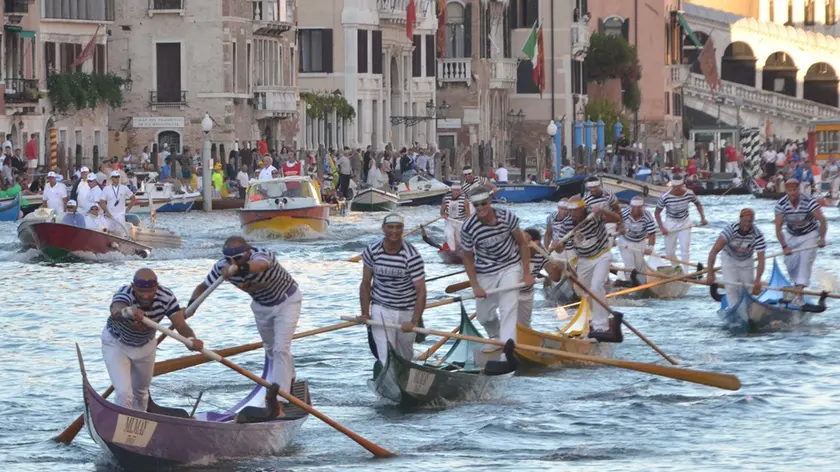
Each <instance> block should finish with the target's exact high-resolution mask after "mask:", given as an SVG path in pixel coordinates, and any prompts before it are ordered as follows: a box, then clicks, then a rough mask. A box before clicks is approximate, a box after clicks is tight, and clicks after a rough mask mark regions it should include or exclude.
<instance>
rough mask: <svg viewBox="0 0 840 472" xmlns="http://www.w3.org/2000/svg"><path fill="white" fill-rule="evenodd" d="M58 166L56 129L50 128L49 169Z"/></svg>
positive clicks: (52, 169)
mask: <svg viewBox="0 0 840 472" xmlns="http://www.w3.org/2000/svg"><path fill="white" fill-rule="evenodd" d="M57 168H58V131H57V130H56V129H55V128H50V170H51V171H55V170H56V169H57Z"/></svg>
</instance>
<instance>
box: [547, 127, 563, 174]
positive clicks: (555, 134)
mask: <svg viewBox="0 0 840 472" xmlns="http://www.w3.org/2000/svg"><path fill="white" fill-rule="evenodd" d="M559 123H560V126H562V125H563V121H562V120H561V121H559ZM560 126H557V124H556V123H555V122H554V120H551V121H550V122H549V123H548V127H546V129H545V131H546V133H548V135H549V136H551V139H552V141H554V175H555V179H556V180H560V168H561V167H562V166H561V158H562V153H561V152H560V149H561V148H562V144H561V142H560V140H561V139H563V133H562V132H561V131H560Z"/></svg>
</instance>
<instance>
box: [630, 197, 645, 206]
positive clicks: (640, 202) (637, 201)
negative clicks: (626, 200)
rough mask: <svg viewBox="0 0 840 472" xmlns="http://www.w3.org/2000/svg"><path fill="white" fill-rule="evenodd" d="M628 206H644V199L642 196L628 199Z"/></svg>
mask: <svg viewBox="0 0 840 472" xmlns="http://www.w3.org/2000/svg"><path fill="white" fill-rule="evenodd" d="M630 206H634V207H640V206H645V199H644V197H639V196H635V197H633V198H631V199H630Z"/></svg>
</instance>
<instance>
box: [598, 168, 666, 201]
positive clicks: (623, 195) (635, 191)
mask: <svg viewBox="0 0 840 472" xmlns="http://www.w3.org/2000/svg"><path fill="white" fill-rule="evenodd" d="M599 177H600V178H601V185H602V186H603V187H604V188H605V189H606V190H608V191H610V192H612V193H613V194H615V197H616V198H617V199H619V200H620V201H622V202H624V203H630V200H632V199H633V197H635V196H637V195H640V196H643V197H645V202H646V203H648V204H649V205H653V204H656V202H657V201H658V200H659V197H661V196H662V195H663V194H665V192H667V191H668V190H670V187H666V186H664V185H655V184H651V183H647V182H642V181H640V180H636V179H630V178H627V177H622V176H620V175H614V174H600V175H599Z"/></svg>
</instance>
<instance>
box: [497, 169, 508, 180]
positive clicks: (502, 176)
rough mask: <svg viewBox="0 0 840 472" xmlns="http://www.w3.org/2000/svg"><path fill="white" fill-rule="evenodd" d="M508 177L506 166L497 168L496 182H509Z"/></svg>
mask: <svg viewBox="0 0 840 472" xmlns="http://www.w3.org/2000/svg"><path fill="white" fill-rule="evenodd" d="M507 177H508V170H507V169H505V168H504V167H499V168H498V169H496V182H499V183H504V182H507Z"/></svg>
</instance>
